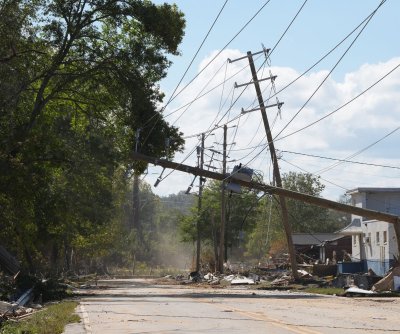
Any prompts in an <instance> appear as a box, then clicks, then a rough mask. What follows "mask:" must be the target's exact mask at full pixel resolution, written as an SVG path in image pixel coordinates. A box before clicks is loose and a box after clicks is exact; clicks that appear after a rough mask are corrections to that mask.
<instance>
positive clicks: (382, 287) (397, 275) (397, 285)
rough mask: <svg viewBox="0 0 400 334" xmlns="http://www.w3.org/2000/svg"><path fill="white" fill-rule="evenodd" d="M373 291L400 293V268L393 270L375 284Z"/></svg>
mask: <svg viewBox="0 0 400 334" xmlns="http://www.w3.org/2000/svg"><path fill="white" fill-rule="evenodd" d="M372 290H373V291H379V292H382V291H399V290H400V267H395V268H393V269H392V270H391V271H390V272H389V273H388V274H387V275H386V276H385V277H384V278H382V279H381V280H380V281H379V282H377V283H375V284H374V286H373V287H372Z"/></svg>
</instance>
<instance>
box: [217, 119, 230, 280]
mask: <svg viewBox="0 0 400 334" xmlns="http://www.w3.org/2000/svg"><path fill="white" fill-rule="evenodd" d="M227 131H228V126H227V125H226V124H225V125H224V142H223V146H222V174H223V175H225V174H226V137H227V134H226V133H227ZM225 219H226V204H225V181H222V189H221V229H220V237H219V257H218V260H219V261H218V271H219V272H220V273H221V274H222V273H223V272H224V260H225V252H224V249H225Z"/></svg>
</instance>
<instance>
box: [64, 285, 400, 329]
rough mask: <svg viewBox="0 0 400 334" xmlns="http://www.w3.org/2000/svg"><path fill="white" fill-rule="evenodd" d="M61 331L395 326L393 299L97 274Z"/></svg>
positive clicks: (398, 311) (399, 313)
mask: <svg viewBox="0 0 400 334" xmlns="http://www.w3.org/2000/svg"><path fill="white" fill-rule="evenodd" d="M98 284H99V286H100V287H104V288H97V289H93V290H89V291H85V292H86V293H90V294H92V295H90V296H85V297H82V299H81V302H80V305H79V307H78V309H77V313H78V314H79V315H80V316H81V318H82V322H81V323H80V324H75V325H69V326H67V328H66V331H65V332H64V333H65V334H84V333H85V334H88V333H93V334H100V333H101V334H106V333H153V334H155V333H232V334H236V333H268V334H275V333H283V334H286V333H299V334H316V333H335V334H337V333H340V334H347V333H352V334H353V333H355V334H357V333H373V334H375V333H400V299H399V298H366V297H362V298H345V297H335V296H333V297H330V296H320V295H313V294H305V293H294V292H286V291H285V292H282V291H261V290H250V289H248V288H246V287H241V288H235V289H233V288H223V289H222V288H193V287H191V286H181V285H156V284H154V282H153V281H151V280H146V279H127V280H108V281H99V283H98Z"/></svg>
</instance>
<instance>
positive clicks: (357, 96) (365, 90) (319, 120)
mask: <svg viewBox="0 0 400 334" xmlns="http://www.w3.org/2000/svg"><path fill="white" fill-rule="evenodd" d="M399 67H400V63H399V64H398V65H396V66H395V67H393V68H392V69H391V70H390V71H389V72H387V73H386V74H385V75H384V76H383V77H381V78H380V79H379V80H377V81H375V82H374V83H373V84H372V85H370V86H369V87H367V88H366V89H364V90H363V91H362V92H361V93H359V94H358V95H356V96H355V97H353V98H352V99H351V100H349V101H347V102H346V103H344V104H342V105H341V106H340V107H338V108H336V109H335V110H333V111H332V112H330V113H328V114H326V115H325V116H323V117H321V118H319V119H317V120H316V121H314V122H312V123H310V124H308V125H306V126H304V127H302V128H300V129H298V130H296V131H294V132H292V133H289V134H288V135H286V136H283V137H280V138H277V139H276V140H283V139H285V138H288V137H290V136H293V135H294V134H296V133H298V132H300V131H303V130H305V129H307V128H309V127H311V126H313V125H315V124H317V123H319V122H321V121H322V120H324V119H325V118H328V117H329V116H332V115H333V114H335V113H336V112H338V111H339V110H341V109H343V108H344V107H346V106H347V105H349V104H350V103H352V102H354V101H355V100H357V99H358V98H359V97H360V96H362V95H364V94H365V93H366V92H368V91H369V90H370V89H372V88H373V87H375V86H376V85H377V84H378V83H380V82H381V81H382V80H383V79H385V78H386V77H388V76H389V75H390V74H392V73H393V72H394V71H396V70H397V69H398V68H399Z"/></svg>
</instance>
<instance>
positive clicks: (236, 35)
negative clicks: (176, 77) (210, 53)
mask: <svg viewBox="0 0 400 334" xmlns="http://www.w3.org/2000/svg"><path fill="white" fill-rule="evenodd" d="M270 1H271V0H268V1H266V2H265V3H264V4H263V5H262V6H261V8H260V9H258V10H257V12H256V13H255V14H254V15H253V16H252V17H251V18H250V19H249V20H248V21H247V22H246V24H245V25H244V26H243V27H242V28H241V29H240V30H239V31H238V32H237V33H236V34H235V35H234V36H233V37H232V38H231V39H230V40H229V42H228V43H226V44H225V46H224V47H223V48H222V49H221V50H220V51H218V53H217V54H216V55H215V56H214V57H213V58H212V59H211V60H210V61H209V62H208V63H207V64H206V65H205V66H204V67H203V68H202V69H201V70H200V71H199V73H197V74H196V75H195V76H194V77H193V79H191V80H190V81H189V82H188V83H187V84H186V85H185V86H184V87H183V88H182V89H181V90H180V91H179V92H178V93H177V94H176V95H175V96H174V97H173V98H172V99H171V101H173V100H174V99H175V98H176V97H177V96H178V95H180V94H181V93H182V92H183V91H184V90H185V89H186V88H187V87H188V86H189V85H190V84H191V83H192V82H193V81H194V80H196V79H197V78H198V76H199V75H200V74H201V73H203V72H204V71H205V69H206V68H207V67H208V66H210V65H211V63H212V62H214V60H215V59H217V58H218V56H219V55H220V54H221V53H222V52H223V51H224V50H225V49H226V48H227V47H228V46H229V44H231V43H232V42H233V41H234V40H235V39H236V37H238V36H239V35H240V34H241V32H242V31H243V30H244V29H245V28H246V27H247V26H248V25H249V24H250V23H251V22H252V21H253V20H254V19H255V18H256V16H258V14H260V12H261V11H262V10H263V9H264V7H265V6H266V5H267V4H268V3H269V2H270ZM171 101H170V102H171Z"/></svg>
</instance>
